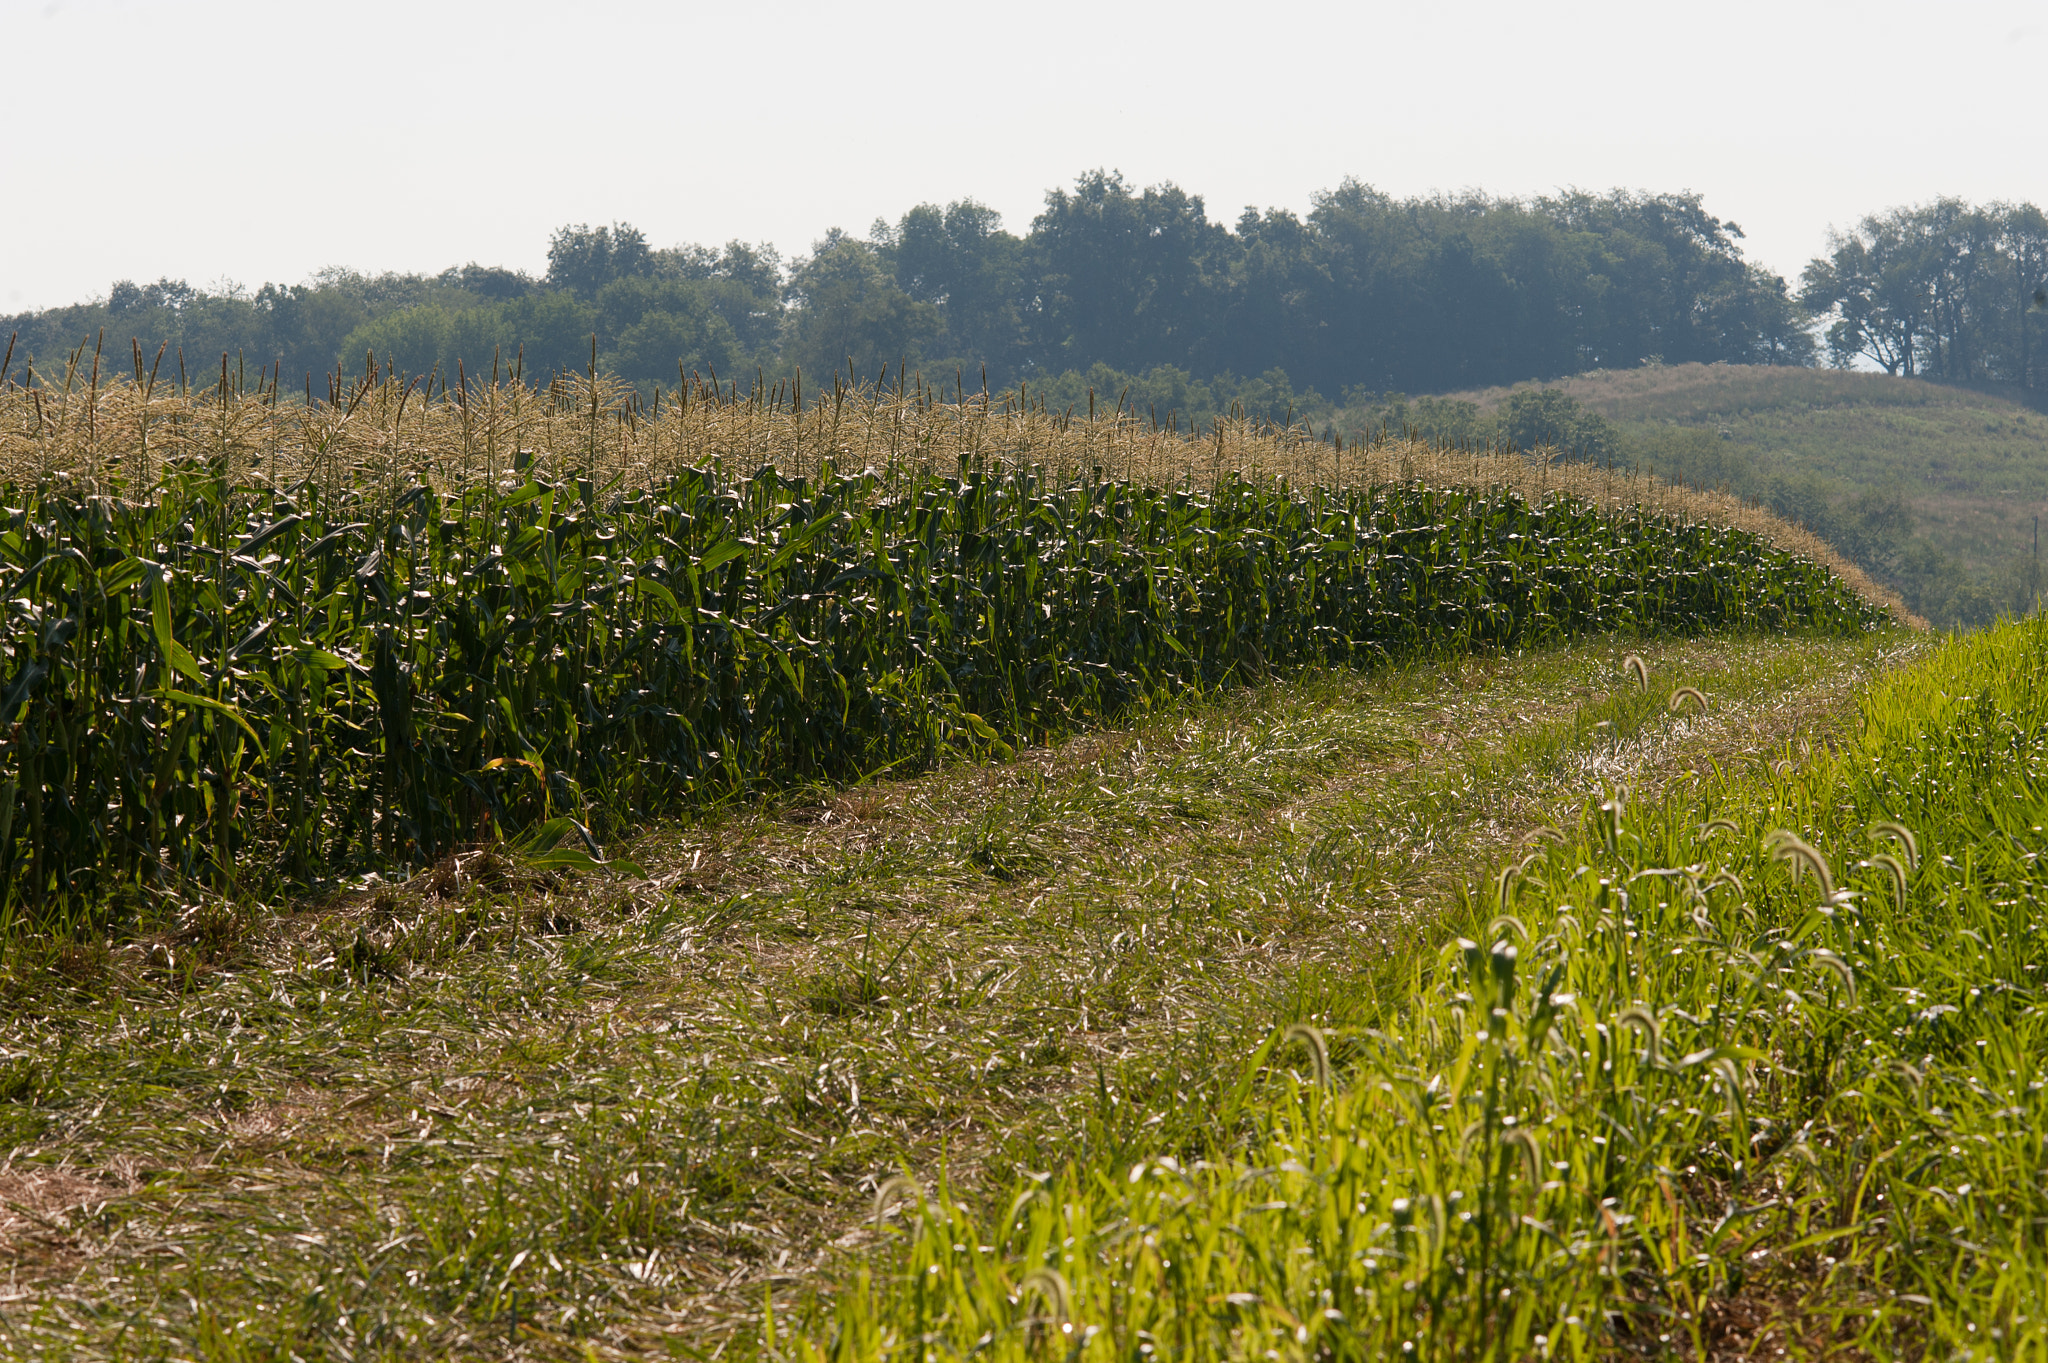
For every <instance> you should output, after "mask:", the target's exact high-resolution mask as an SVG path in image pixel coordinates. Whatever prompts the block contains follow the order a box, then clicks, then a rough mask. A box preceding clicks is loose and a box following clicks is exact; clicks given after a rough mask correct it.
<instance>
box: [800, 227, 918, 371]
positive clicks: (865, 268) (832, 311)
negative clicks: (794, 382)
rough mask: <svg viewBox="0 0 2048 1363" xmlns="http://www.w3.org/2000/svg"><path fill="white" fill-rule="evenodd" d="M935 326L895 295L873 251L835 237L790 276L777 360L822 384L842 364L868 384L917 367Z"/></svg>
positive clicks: (896, 291)
mask: <svg viewBox="0 0 2048 1363" xmlns="http://www.w3.org/2000/svg"><path fill="white" fill-rule="evenodd" d="M941 324H942V319H941V317H940V315H939V310H938V309H937V308H936V307H934V306H933V305H932V304H930V303H921V302H919V301H917V300H916V299H915V298H912V297H911V296H910V295H909V294H908V293H906V292H904V291H903V290H902V289H901V288H898V287H897V285H896V282H895V280H893V279H892V278H890V276H889V273H888V272H887V271H886V270H884V269H883V268H882V262H881V259H880V258H879V256H878V254H877V252H876V250H875V248H874V246H872V245H871V244H869V243H868V242H865V241H861V240H860V239H858V238H856V237H849V236H847V235H846V234H845V233H844V232H841V231H839V230H838V229H836V228H835V229H833V231H831V232H829V233H827V234H826V236H825V239H824V240H822V241H820V242H818V243H817V247H816V249H815V250H814V251H813V252H812V253H811V257H810V259H809V260H806V261H804V262H803V263H801V264H800V265H798V266H797V268H796V269H795V270H794V271H793V272H792V273H791V275H790V281H789V311H788V314H787V316H786V318H785V322H784V328H785V329H784V339H783V349H782V354H783V358H784V360H785V361H788V362H792V363H794V364H795V365H796V366H797V367H798V368H800V369H802V370H805V371H807V372H809V373H811V374H813V375H815V376H816V377H818V378H820V379H822V378H823V377H824V376H825V375H827V374H831V373H834V372H836V371H837V370H839V369H841V368H842V367H844V366H845V365H846V364H847V363H848V362H849V361H851V362H852V364H853V377H854V378H855V379H857V380H859V381H861V382H871V381H873V380H874V379H875V378H876V376H877V375H878V374H879V373H880V372H881V371H882V370H883V369H884V368H885V367H892V368H893V367H894V366H895V365H897V364H898V363H899V361H900V362H903V363H919V362H921V361H922V360H923V358H924V356H925V354H926V353H927V352H928V349H929V347H930V346H931V344H932V342H933V341H935V340H936V339H937V338H938V335H939V331H940V327H941Z"/></svg>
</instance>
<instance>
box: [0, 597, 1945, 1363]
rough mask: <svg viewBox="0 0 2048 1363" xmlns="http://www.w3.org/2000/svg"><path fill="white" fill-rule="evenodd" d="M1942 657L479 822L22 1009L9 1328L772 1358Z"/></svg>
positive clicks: (1262, 703)
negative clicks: (539, 847) (1676, 703)
mask: <svg viewBox="0 0 2048 1363" xmlns="http://www.w3.org/2000/svg"><path fill="white" fill-rule="evenodd" d="M1914 646H1916V645H1914V644H1913V642H1912V641H1910V640H1905V639H1902V638H1900V637H1897V636H1890V635H1886V636H1878V637H1876V638H1866V639H1864V640H1860V641H1853V640H1839V639H1836V640H1823V639H1809V638H1790V639H1787V638H1747V639H1732V640H1714V639H1707V640H1697V641H1689V642H1674V643H1670V644H1665V645H1659V646H1641V647H1639V648H1638V651H1639V652H1640V653H1641V654H1642V656H1643V657H1644V659H1645V660H1646V662H1647V669H1648V673H1649V677H1650V679H1651V681H1652V682H1653V685H1652V686H1651V687H1650V688H1649V689H1647V690H1646V689H1643V688H1642V687H1640V686H1639V685H1638V683H1637V682H1636V681H1635V680H1634V678H1633V677H1632V676H1631V675H1629V674H1627V673H1625V672H1624V671H1623V670H1622V669H1621V662H1622V658H1623V654H1624V653H1625V652H1627V651H1628V647H1630V646H1624V645H1619V644H1616V643H1614V642H1612V641H1594V642H1587V643H1581V644H1576V645H1572V646H1568V647H1562V648H1558V649H1554V650H1545V651H1538V652H1533V653H1529V654H1524V655H1520V656H1494V657H1481V658H1472V659H1466V660H1461V661H1451V662H1445V663H1441V664H1434V665H1417V666H1414V667H1411V668H1408V669H1402V670H1387V671H1381V672H1377V673H1365V674H1359V673H1348V672H1331V673H1317V674H1312V675H1309V676H1305V677H1302V678H1298V679H1296V680H1294V681H1290V682H1287V683H1276V684H1271V685H1267V686H1262V687H1258V688H1251V689H1239V690H1231V691H1227V692H1222V693H1219V694H1216V695H1213V696H1210V697H1207V698H1204V699H1200V700H1195V701H1189V702H1186V703H1183V704H1181V705H1177V706H1174V707H1170V708H1168V709H1166V710H1164V711H1162V712H1160V713H1157V714H1154V715H1152V716H1150V717H1148V718H1145V719H1143V720H1141V721H1139V722H1136V723H1134V724H1132V725H1129V726H1128V727H1125V728H1121V729H1117V730H1113V731H1108V732H1102V733H1097V734H1093V735H1089V736H1087V737H1084V738H1080V739H1076V740H1073V741H1071V742H1068V743H1066V744H1064V745H1061V746H1059V747H1057V748H1054V749H1050V750H1038V751H1032V752H1028V753H1026V754H1024V755H1023V756H1022V757H1020V758H1019V759H1018V760H1016V761H1014V762H1007V763H1001V764H996V765H988V766H973V765H956V766H953V767H950V768H947V769H944V770H941V771H939V772H936V773H933V774H930V775H927V776H924V777H920V778H917V779H914V780H903V781H878V782H873V783H870V784H867V785H864V786H860V787H856V788H853V789H851V790H843V791H840V790H830V789H824V788H821V789H819V790H817V791H815V792H812V793H805V792H795V793H792V794H790V795H788V796H787V797H785V798H781V799H778V800H776V801H774V802H772V803H769V804H763V805H758V806H751V807H747V808H734V809H730V810H727V811H725V812H723V813H722V814H718V815H717V816H715V817H712V818H709V819H707V820H704V821H700V822H696V823H693V824H689V825H684V826H679V827H676V828H674V829H672V830H668V831H665V832H660V833H656V834H653V835H650V836H648V837H647V838H644V839H643V840H642V841H641V842H640V843H639V844H637V845H635V846H633V847H632V848H630V849H628V850H629V851H630V852H631V853H632V855H633V857H634V859H635V860H637V861H638V862H639V863H641V864H642V865H644V866H645V867H646V868H647V869H648V871H649V872H650V879H649V880H647V881H645V882H626V881H623V880H620V881H612V880H605V879H602V878H588V879H582V880H565V879H545V878H540V877H536V876H535V875H533V874H532V873H531V872H529V871H525V870H522V869H521V868H520V867H518V866H517V865H516V864H510V863H505V862H502V861H499V860H497V859H496V858H495V857H494V856H490V855H485V854H482V853H471V854H465V855H463V856H458V857H455V858H451V859H449V860H448V861H446V862H444V863H442V864H441V865H440V866H438V867H437V868H435V869H434V870H433V871H431V872H429V873H427V874H424V875H421V876H419V877H416V878H415V879H414V880H413V881H411V882H409V883H407V884H405V885H403V886H396V887H391V888H388V889H385V890H382V891H378V892H374V893H365V894H362V895H358V896H353V897H350V898H347V899H344V900H340V901H336V902H335V903H333V904H331V905H328V906H326V907H325V908H322V909H320V910H318V911H310V910H309V911H304V912H299V913H293V914H287V915H281V916H278V915H269V914H259V913H255V912H245V913H244V914H242V915H241V916H239V917H237V916H232V915H229V916H215V917H210V918H204V919H195V920H194V921H192V922H189V923H187V924H184V925H182V926H181V927H179V928H178V929H177V930H175V931H169V932H165V933H163V934H160V935H158V936H156V937H154V938H152V939H150V940H147V941H144V942H139V943H136V944H134V945H132V946H130V947H126V948H122V949H119V950H117V951H115V952H114V953H113V955H112V958H111V963H110V964H109V963H107V962H101V963H98V964H96V965H95V966H94V968H93V971H92V972H90V973H87V974H85V975H83V976H81V980H82V983H80V984H75V985H67V984H66V983H65V981H64V979H63V978H62V977H61V976H52V977H50V978H49V979H48V980H47V982H46V988H45V992H43V993H41V994H39V995H36V996H34V997H33V998H31V999H30V1000H27V1001H26V1005H27V1006H25V1007H24V1008H23V1009H22V1011H20V1012H19V1013H18V1014H17V1015H16V1016H15V1017H14V1019H13V1020H12V1021H11V1022H10V1024H9V1025H8V1028H7V1030H6V1032H5V1033H4V1034H0V1045H4V1048H5V1052H6V1058H5V1060H4V1062H0V1063H4V1069H0V1093H4V1098H5V1101H4V1102H0V1122H4V1123H5V1124H6V1128H7V1129H6V1131H5V1132H4V1133H0V1140H4V1141H5V1143H6V1147H7V1148H8V1149H9V1150H10V1153H9V1154H8V1156H7V1158H6V1160H5V1162H4V1164H0V1234H4V1236H5V1242H4V1243H5V1246H6V1253H7V1255H8V1258H9V1260H10V1270H11V1279H10V1280H11V1282H12V1283H13V1284H14V1286H13V1287H12V1288H10V1289H9V1292H8V1294H7V1295H8V1296H9V1297H10V1298H11V1300H8V1301H6V1302H4V1303H0V1321H4V1331H0V1345H4V1347H5V1348H6V1349H7V1350H8V1351H9V1352H11V1353H12V1354H13V1355H14V1356H20V1357H79V1358H97V1357H114V1356H124V1357H125V1356H136V1355H142V1356H152V1355H168V1356H178V1357H221V1358H228V1357H250V1358H269V1357H278V1358H282V1357H287V1356H293V1355H296V1356H298V1357H305V1358H315V1357H326V1358H342V1357H349V1358H365V1357H410V1356H418V1355H420V1354H422V1353H425V1354H441V1353H452V1354H462V1355H474V1356H511V1355H515V1354H518V1355H531V1356H561V1357H577V1356H581V1355H582V1354H583V1351H584V1350H585V1349H586V1347H588V1348H591V1349H596V1350H598V1351H599V1352H600V1353H604V1354H611V1353H617V1354H621V1355H630V1354H634V1353H639V1352H644V1351H646V1350H648V1349H651V1348H658V1347H664V1346H671V1345H672V1346H673V1347H675V1348H676V1349H678V1350H685V1351H687V1350H698V1349H701V1350H703V1351H704V1352H707V1353H708V1352H711V1351H714V1350H716V1349H718V1348H719V1347H720V1345H721V1344H723V1345H724V1346H725V1348H726V1349H727V1352H728V1353H729V1354H730V1353H732V1352H746V1351H748V1350H751V1349H752V1348H753V1347H755V1346H756V1345H757V1344H758V1343H759V1342H760V1339H761V1335H760V1321H759V1314H760V1308H761V1304H762V1302H763V1300H764V1295H766V1296H770V1297H772V1298H773V1299H774V1300H775V1301H777V1302H778V1303H779V1306H780V1312H781V1314H782V1316H783V1318H784V1320H785V1321H787V1320H790V1319H793V1318H796V1317H799V1316H801V1315H802V1314H803V1312H804V1311H805V1310H806V1305H805V1304H806V1303H807V1302H808V1303H817V1302H820V1301H824V1302H829V1301H830V1300H832V1299H833V1294H834V1293H835V1292H842V1291H849V1290H850V1289H851V1288H852V1287H853V1285H854V1284H856V1283H857V1282H858V1281H859V1278H860V1274H861V1272H862V1271H863V1270H864V1269H865V1268H867V1267H869V1266H871V1265H880V1266H882V1267H884V1268H886V1267H887V1266H888V1265H889V1264H890V1263H892V1262H893V1259H892V1257H891V1256H892V1255H893V1254H894V1253H895V1250H894V1248H893V1246H894V1235H895V1232H893V1231H887V1230H884V1231H880V1232H878V1231H877V1229H876V1224H875V1222H874V1220H873V1219H872V1216H871V1212H872V1208H873V1206H874V1203H875V1199H876V1194H877V1191H878V1190H879V1189H882V1188H884V1187H885V1186H887V1187H889V1188H890V1193H889V1196H890V1197H892V1198H893V1197H894V1196H895V1195H896V1193H897V1191H900V1190H901V1189H902V1188H903V1187H904V1185H902V1184H896V1185H890V1184H889V1180H890V1179H891V1178H892V1177H893V1176H896V1175H898V1174H901V1173H908V1174H909V1175H911V1176H912V1177H913V1178H914V1179H916V1180H918V1181H919V1182H920V1184H921V1185H922V1186H924V1187H926V1188H931V1189H936V1188H937V1187H939V1186H941V1184H944V1185H945V1186H948V1187H950V1188H952V1189H953V1190H954V1192H955V1195H956V1196H958V1197H960V1198H963V1199H965V1200H966V1201H968V1202H969V1204H970V1205H973V1206H978V1207H982V1208H983V1209H985V1210H987V1211H988V1212H989V1213H990V1214H995V1213H997V1212H999V1211H1000V1209H1001V1206H1002V1205H1006V1204H1007V1200H1008V1197H1009V1192H1010V1189H1011V1187H1012V1185H1013V1184H1015V1183H1016V1182H1017V1181H1018V1180H1020V1179H1027V1171H1037V1172H1044V1171H1047V1170H1057V1169H1059V1168H1062V1167H1066V1166H1069V1165H1070V1164H1071V1165H1072V1167H1075V1168H1110V1169H1115V1170H1119V1171H1121V1169H1122V1168H1123V1167H1124V1166H1126V1165H1127V1164H1128V1163H1130V1162H1132V1161H1133V1160H1136V1159H1138V1158H1140V1157H1141V1156H1145V1155H1149V1154H1156V1153H1159V1152H1164V1151H1171V1150H1188V1149H1191V1148H1195V1147H1197V1146H1199V1145H1200V1144H1201V1142H1203V1141H1204V1140H1206V1139H1207V1138H1208V1136H1207V1135H1206V1134H1205V1133H1206V1132H1208V1131H1209V1129H1210V1128H1211V1127H1212V1126H1213V1124H1214V1122H1215V1120H1216V1115H1217V1113H1218V1112H1219V1111H1222V1110H1223V1105H1224V1104H1225V1103H1226V1102H1227V1100H1228V1098H1229V1095H1230V1093H1231V1091H1232V1090H1233V1087H1234V1086H1235V1084H1236V1083H1237V1080H1238V1076H1239V1074H1240V1073H1241V1072H1242V1067H1243V1063H1244V1057H1245V1056H1246V1055H1247V1054H1248V1053H1249V1052H1250V1051H1251V1050H1252V1049H1253V1048H1255V1047H1256V1046H1257V1045H1258V1044H1259V1043H1260V1042H1261V1041H1262V1040H1263V1039H1264V1038H1266V1037H1267V1036H1269V1035H1270V1034H1271V1032H1272V1029H1273V1028H1275V1027H1276V1026H1280V1025H1283V1024H1286V1023H1291V1022H1306V1023H1310V1024H1313V1025H1315V1026H1318V1027H1320V1028H1324V1029H1327V1030H1328V1031H1329V1032H1330V1033H1331V1034H1333V1035H1337V1034H1341V1033H1342V1032H1343V1029H1345V1028H1347V1027H1356V1026H1365V1025H1379V1024H1381V1023H1383V1022H1384V1021H1386V1020H1387V1019H1389V1018H1392V1017H1394V1016H1396V1015H1397V1013H1398V1010H1399V1007H1400V1006H1401V1002H1402V1000H1403V998H1404V997H1405V991H1406V989H1407V986H1408V984H1409V982H1410V979H1411V972H1412V969H1413V965H1414V962H1415V961H1416V960H1417V959H1418V953H1421V954H1422V955H1425V956H1426V955H1427V954H1428V953H1430V952H1432V951H1433V950H1434V948H1435V946H1436V945H1437V944H1438V943H1439V942H1440V941H1441V939H1442V936H1443V934H1444V932H1445V931H1446V926H1445V920H1444V919H1443V914H1444V913H1445V911H1446V906H1447V905H1450V906H1455V903H1456V897H1457V894H1458V891H1459V890H1460V889H1461V888H1462V887H1463V886H1465V885H1466V884H1467V883H1469V882H1470V881H1472V880H1475V879H1483V877H1484V875H1485V874H1486V871H1487V869H1488V868H1490V867H1491V866H1492V865H1493V864H1494V862H1495V861H1497V860H1498V859H1499V857H1500V856H1501V855H1503V854H1504V853H1505V852H1507V851H1509V850H1511V849H1515V848H1517V847H1518V846H1519V845H1520V843H1521V840H1522V838H1523V836H1524V835H1525V834H1526V833H1527V832H1529V831H1530V830H1531V829H1534V828H1536V827H1538V826H1540V825H1543V824H1546V823H1562V822H1568V820H1569V819H1570V818H1571V816H1572V814H1573V812H1574V811H1575V810H1576V809H1577V808H1578V806H1579V805H1580V804H1582V803H1583V802H1584V801H1585V800H1587V799H1588V798H1589V797H1600V796H1603V795H1604V794H1605V793H1607V792H1610V791H1611V790H1612V789H1613V788H1614V786H1615V785H1616V784H1617V783H1625V784H1628V785H1630V786H1632V787H1634V788H1635V789H1636V790H1637V791H1638V792H1639V793H1640V792H1644V791H1654V790H1656V789H1658V788H1661V787H1664V786H1666V785H1669V784H1671V783H1673V782H1679V783H1690V781H1692V780H1693V779H1695V778H1697V779H1700V780H1708V779H1711V776H1712V773H1713V772H1714V770H1715V769H1716V765H1717V764H1720V765H1731V764H1732V765H1741V764H1743V763H1746V762H1755V761H1758V760H1761V759H1762V757H1763V756H1765V755H1767V754H1772V753H1776V752H1779V751H1781V750H1782V748H1783V744H1784V742H1785V741H1786V740H1787V739H1788V738H1791V737H1794V736H1797V735H1811V736H1824V735H1826V734H1828V733H1834V732H1837V729H1838V727H1839V723H1840V720H1841V718H1842V715H1843V713H1844V711H1843V706H1844V703H1845V701H1846V698H1847V697H1848V696H1849V695H1850V694H1851V693H1852V692H1853V690H1854V688H1855V687H1856V686H1857V685H1858V684H1859V682H1860V681H1861V680H1862V679H1864V678H1867V677H1868V676H1869V675H1871V673H1872V672H1873V671H1874V670H1876V669H1879V668H1881V667H1883V666H1884V665H1886V663H1887V661H1888V660H1889V659H1890V658H1891V656H1892V653H1893V652H1894V651H1896V650H1898V649H1901V648H1911V647H1914ZM1681 684H1692V685H1695V686H1698V687H1700V688H1701V689H1702V690H1704V691H1706V692H1707V693H1708V694H1709V695H1711V696H1712V697H1713V708H1712V709H1711V710H1710V711H1709V712H1708V713H1707V715H1705V716H1704V717H1702V716H1701V715H1699V714H1698V713H1697V711H1696V709H1692V710H1687V711H1685V712H1683V713H1681V712H1677V711H1673V710H1672V709H1671V708H1670V707H1669V703H1668V695H1669V692H1670V690H1671V689H1672V688H1674V687H1676V686H1678V685H1681ZM1296 1058H1297V1060H1299V1059H1300V1057H1299V1056H1297V1057H1296ZM1338 1060H1339V1063H1340V1064H1351V1063H1354V1062H1353V1061H1352V1060H1350V1059H1349V1058H1348V1053H1347V1052H1345V1051H1343V1050H1342V1048H1341V1047H1340V1048H1339V1052H1338ZM913 1204H914V1199H913ZM911 1205H912V1204H904V1205H899V1206H898V1207H897V1208H896V1209H895V1210H893V1211H892V1212H891V1213H890V1214H889V1215H888V1216H887V1217H885V1218H884V1219H883V1224H884V1226H888V1225H893V1224H895V1223H897V1222H898V1221H899V1220H900V1218H901V1217H902V1216H903V1215H904V1214H905V1213H906V1212H907V1211H908V1210H910V1209H911ZM877 1256H879V1257H877ZM820 1294H824V1295H823V1296H822V1297H821V1296H820ZM846 1299H848V1300H852V1299H854V1298H853V1296H848V1297H847V1298H846ZM810 1309H813V1310H819V1309H829V1308H826V1307H818V1306H813V1307H811V1308H810ZM1077 1318H1078V1317H1077ZM814 1319H815V1320H817V1321H818V1322H819V1324H820V1327H821V1328H822V1320H823V1318H822V1317H814ZM966 1342H968V1343H971V1342H972V1341H971V1340H969V1341H966Z"/></svg>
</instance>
